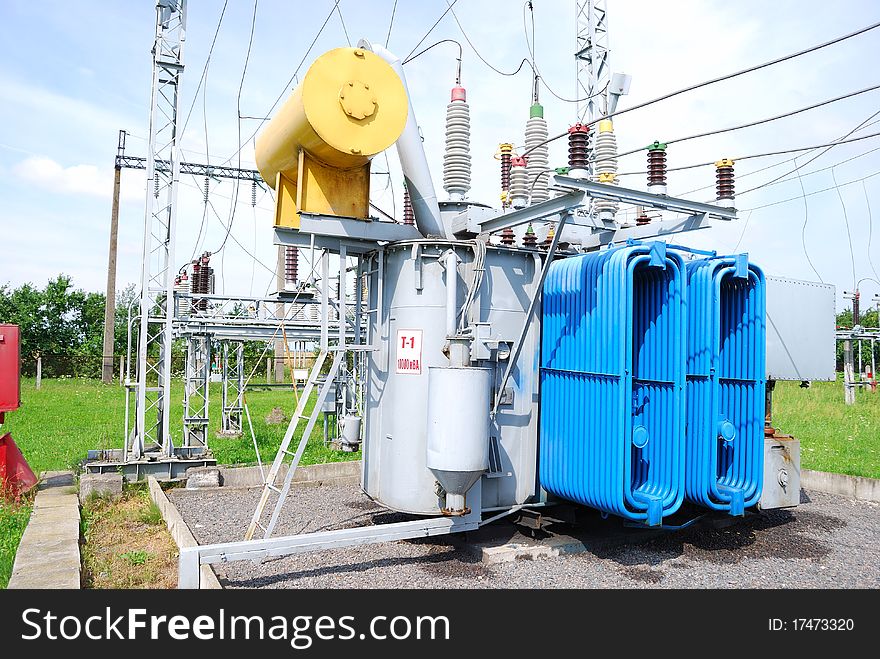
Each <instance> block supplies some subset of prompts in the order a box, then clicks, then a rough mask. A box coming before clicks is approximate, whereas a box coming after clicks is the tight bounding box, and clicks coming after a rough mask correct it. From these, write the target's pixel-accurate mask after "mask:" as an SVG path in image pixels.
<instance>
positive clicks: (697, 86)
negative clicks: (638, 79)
mask: <svg viewBox="0 0 880 659" xmlns="http://www.w3.org/2000/svg"><path fill="white" fill-rule="evenodd" d="M878 27H880V22H877V23H872V24H871V25H866V26H865V27H862V28H859V29H858V30H856V31H854V32H850V33H849V34H844V35H842V36H840V37H836V38H834V39H831V40H829V41H825V42H823V43H820V44H816V45H815V46H810V47H809V48H805V49H803V50H799V51H797V52H795V53H789V54H788V55H783V56H782V57H777V58H776V59H772V60H769V61H767V62H762V63H761V64H756V65H755V66H751V67H749V68H747V69H742V70H740V71H734V72H733V73H728V74H726V75H723V76H719V77H717V78H712V79H711V80H705V81H703V82H700V83H697V84H695V85H690V86H688V87H683V88H682V89H678V90H676V91H674V92H669V93H667V94H663V95H662V96H658V97H656V98H652V99H651V100H649V101H644V102H643V103H637V104H636V105H631V106H629V107H627V108H623V109H621V110H616V111H614V112H609V113H608V114H606V115H604V116H602V117H599V118H597V119H596V120H594V121H591V122H590V124H589V125H593V124H596V123H598V122H600V121H602V120H603V119H610V118H611V117H616V116H619V115H621V114H624V113H626V112H632V111H633V110H640V109H641V108H645V107H648V106H649V105H653V104H654V103H659V102H660V101H665V100H667V99H670V98H672V97H674V96H678V95H679V94H684V93H686V92H690V91H694V90H696V89H700V88H702V87H707V86H709V85H714V84H716V83H719V82H723V81H725V80H730V79H732V78H736V77H738V76H741V75H745V74H746V73H752V72H753V71H758V70H760V69H763V68H766V67H768V66H773V65H774V64H779V63H780V62H785V61H787V60H790V59H794V58H796V57H800V56H802V55H806V54H808V53H812V52H815V51H817V50H821V49H822V48H827V47H828V46H833V45H834V44H837V43H840V42H842V41H846V40H847V39H852V38H853V37H857V36H859V35H860V34H864V33H865V32H869V31H870V30H874V29H876V28H878ZM567 135H568V131H565V132H563V133H559V134H558V135H553V136H552V137H549V138H548V139H546V140H545V141H543V142H541V143H539V144H536V145H535V146H533V147H532V148H531V149H529V151H532V150H534V149H537V148H538V147H540V146H543V145H544V144H548V143H550V142H553V141H555V140H558V139H560V138H562V137H565V136H567ZM522 155H528V151H526V152H525V153H523V154H522Z"/></svg>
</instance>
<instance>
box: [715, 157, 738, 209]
mask: <svg viewBox="0 0 880 659" xmlns="http://www.w3.org/2000/svg"><path fill="white" fill-rule="evenodd" d="M733 181H734V176H733V161H732V160H729V159H728V158H724V159H723V160H719V161H718V162H716V163H715V191H716V195H715V196H716V199H733V197H734V190H733V187H734V186H733Z"/></svg>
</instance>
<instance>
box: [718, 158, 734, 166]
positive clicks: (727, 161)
mask: <svg viewBox="0 0 880 659" xmlns="http://www.w3.org/2000/svg"><path fill="white" fill-rule="evenodd" d="M734 164H735V163H734V162H733V161H732V160H731V159H730V158H722V159H721V160H719V161H717V162H716V163H715V166H716V167H733V165H734Z"/></svg>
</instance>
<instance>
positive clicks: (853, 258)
mask: <svg viewBox="0 0 880 659" xmlns="http://www.w3.org/2000/svg"><path fill="white" fill-rule="evenodd" d="M831 180H832V181H834V188H835V190H836V191H837V198H838V199H840V208H841V209H842V210H843V223H844V224H845V225H846V238H847V241H849V258H850V260H851V261H852V275H853V288H854V289H857V288H858V286H859V285H858V283H856V254H855V252H854V251H853V242H852V233H851V232H850V228H849V216H848V215H847V214H846V204H845V203H844V202H843V194H842V193H841V192H840V186H839V185H837V176H835V174H834V168H833V167H832V168H831Z"/></svg>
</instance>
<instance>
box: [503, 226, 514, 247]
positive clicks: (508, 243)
mask: <svg viewBox="0 0 880 659" xmlns="http://www.w3.org/2000/svg"><path fill="white" fill-rule="evenodd" d="M515 241H516V234H515V233H514V232H513V229H511V228H510V227H507V228H506V229H504V230H502V231H501V244H502V245H504V246H505V247H512V246H513V243H514V242H515Z"/></svg>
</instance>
